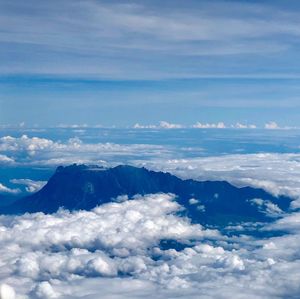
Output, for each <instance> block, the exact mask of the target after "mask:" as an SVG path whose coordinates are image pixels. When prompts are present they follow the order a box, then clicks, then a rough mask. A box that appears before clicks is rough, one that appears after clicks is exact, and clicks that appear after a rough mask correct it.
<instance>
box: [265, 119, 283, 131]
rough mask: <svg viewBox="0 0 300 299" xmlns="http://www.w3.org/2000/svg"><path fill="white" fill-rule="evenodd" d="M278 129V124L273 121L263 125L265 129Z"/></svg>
mask: <svg viewBox="0 0 300 299" xmlns="http://www.w3.org/2000/svg"><path fill="white" fill-rule="evenodd" d="M279 128H280V127H279V126H278V124H277V123H276V122H275V121H270V122H268V123H266V124H265V129H269V130H275V129H279Z"/></svg>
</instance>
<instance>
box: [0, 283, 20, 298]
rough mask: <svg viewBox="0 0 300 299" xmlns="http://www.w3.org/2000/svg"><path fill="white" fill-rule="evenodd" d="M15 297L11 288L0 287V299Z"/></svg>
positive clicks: (3, 285)
mask: <svg viewBox="0 0 300 299" xmlns="http://www.w3.org/2000/svg"><path fill="white" fill-rule="evenodd" d="M15 297H16V295H15V291H14V289H13V288H12V287H11V286H9V285H7V284H2V285H0V299H15Z"/></svg>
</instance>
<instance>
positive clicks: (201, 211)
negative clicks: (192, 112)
mask: <svg viewBox="0 0 300 299" xmlns="http://www.w3.org/2000/svg"><path fill="white" fill-rule="evenodd" d="M159 192H162V193H174V194H176V195H177V201H178V202H179V203H180V204H181V205H183V206H184V207H185V210H184V211H182V212H181V213H182V214H184V215H186V216H188V217H190V218H191V219H192V221H193V222H197V223H202V224H214V225H227V224H228V223H237V222H240V221H270V220H271V219H272V218H271V217H270V216H268V215H266V213H264V211H263V205H262V206H258V205H256V204H254V203H253V202H252V201H251V200H253V199H255V198H259V199H262V200H264V201H267V202H272V203H274V204H276V205H278V206H279V207H280V208H281V209H282V210H283V211H286V210H287V209H288V207H289V204H290V201H291V200H290V199H289V198H286V197H278V198H276V197H274V196H272V195H271V194H269V193H267V192H265V191H264V190H262V189H255V188H250V187H245V188H237V187H234V186H232V185H231V184H229V183H227V182H225V181H215V182H213V181H204V182H198V181H195V180H181V179H179V178H177V177H176V176H173V175H171V174H169V173H163V172H154V171H150V170H147V169H145V168H137V167H132V166H117V167H114V168H110V169H104V168H100V167H88V166H85V165H72V166H68V167H58V168H57V170H56V172H55V174H54V175H53V176H52V177H51V178H50V180H49V182H48V183H47V184H46V185H45V186H44V187H43V188H42V189H41V190H40V191H39V192H37V193H35V194H33V195H31V196H29V197H26V198H22V199H20V200H18V201H17V202H15V203H14V204H12V205H10V206H8V207H6V208H5V209H4V208H1V210H0V211H2V213H8V214H21V213H25V212H30V213H31V212H45V213H53V212H56V211H57V210H58V209H59V208H60V207H64V208H66V209H69V210H79V209H84V210H90V209H92V208H94V207H95V206H97V205H101V204H103V203H107V202H110V201H112V200H113V199H114V198H117V197H118V196H119V195H128V197H129V198H130V197H132V196H133V195H136V194H141V195H145V194H150V193H159ZM191 198H194V199H195V200H192V201H190V199H191ZM196 201H198V202H196Z"/></svg>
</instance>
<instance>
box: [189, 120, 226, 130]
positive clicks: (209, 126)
mask: <svg viewBox="0 0 300 299" xmlns="http://www.w3.org/2000/svg"><path fill="white" fill-rule="evenodd" d="M192 128H196V129H225V128H226V125H225V124H224V123H223V122H218V123H215V124H214V123H200V122H197V123H196V124H194V125H192Z"/></svg>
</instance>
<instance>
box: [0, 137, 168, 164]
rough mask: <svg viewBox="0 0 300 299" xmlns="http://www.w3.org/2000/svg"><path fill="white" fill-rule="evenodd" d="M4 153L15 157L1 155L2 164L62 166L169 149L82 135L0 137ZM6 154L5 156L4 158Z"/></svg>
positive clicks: (0, 150)
mask: <svg viewBox="0 0 300 299" xmlns="http://www.w3.org/2000/svg"><path fill="white" fill-rule="evenodd" d="M0 152H2V153H5V154H9V155H10V156H12V157H13V158H8V157H6V156H4V155H2V156H0V163H2V162H3V163H7V162H11V163H12V164H15V165H18V164H36V165H39V166H42V165H61V164H72V163H74V162H77V163H90V162H94V163H98V164H102V163H103V159H112V160H113V161H116V159H117V157H122V156H123V157H124V156H126V157H131V158H133V157H135V156H145V157H152V156H159V155H162V154H164V153H167V152H168V151H167V150H166V149H165V148H164V147H163V146H159V145H148V144H123V145H121V144H115V143H95V144H93V143H88V144H87V143H83V142H82V141H81V140H80V139H79V138H77V137H76V138H70V139H69V140H68V141H67V142H61V141H53V140H51V139H47V138H39V137H28V136H27V135H23V136H21V137H19V138H16V137H11V136H5V137H1V138H0ZM1 157H2V159H1Z"/></svg>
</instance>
